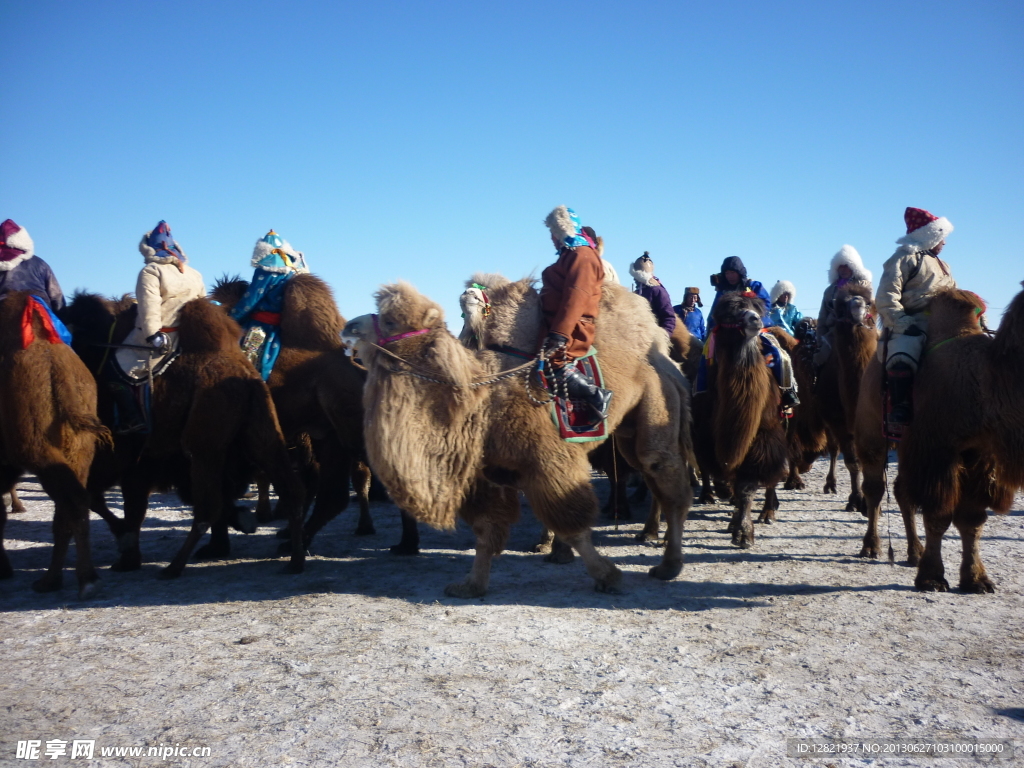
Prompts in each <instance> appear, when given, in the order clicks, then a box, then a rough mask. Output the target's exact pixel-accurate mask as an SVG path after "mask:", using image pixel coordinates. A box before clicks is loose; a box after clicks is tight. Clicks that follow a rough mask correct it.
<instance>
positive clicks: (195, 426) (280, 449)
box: [63, 293, 305, 578]
mask: <svg viewBox="0 0 1024 768" xmlns="http://www.w3.org/2000/svg"><path fill="white" fill-rule="evenodd" d="M63 318H64V320H65V323H67V324H68V325H69V327H72V328H73V329H74V330H73V332H74V346H75V348H76V351H78V353H79V355H80V356H81V357H82V360H83V361H84V362H85V363H86V365H87V367H88V368H89V369H90V370H92V371H94V372H98V371H100V369H101V368H102V366H103V364H104V360H105V359H106V356H107V355H108V354H109V350H108V349H106V348H105V347H104V345H105V344H106V343H107V342H108V340H112V341H113V343H115V344H116V343H120V341H121V340H122V339H123V338H124V337H125V336H126V335H127V333H128V331H129V330H130V329H131V327H132V325H133V322H134V305H133V304H131V302H130V301H129V300H127V299H122V300H121V301H116V302H115V301H108V300H104V299H103V298H101V297H99V296H96V295H92V294H83V293H79V294H76V295H75V297H74V299H73V300H72V302H71V304H70V305H68V307H67V308H66V309H65V310H64V313H63ZM178 329H179V331H178V332H179V349H180V352H181V354H180V356H179V357H178V358H177V359H176V360H175V361H174V362H173V363H172V364H171V365H170V366H168V368H167V369H166V371H165V372H164V373H163V374H162V375H160V376H159V377H157V378H156V379H155V380H154V381H153V386H152V432H151V434H149V435H137V434H136V435H117V436H116V437H115V440H114V449H113V450H112V451H102V452H100V453H98V454H97V456H96V459H95V460H94V462H93V466H92V470H91V472H90V476H89V486H88V487H89V490H90V493H91V496H92V508H93V511H95V512H96V513H97V514H99V515H100V516H101V517H103V518H104V519H105V520H106V521H107V523H108V525H110V527H111V530H112V531H113V532H114V535H115V537H116V538H117V540H118V547H119V549H120V553H121V554H120V558H119V560H118V561H117V563H115V565H114V568H115V570H134V569H137V568H139V567H140V566H141V564H142V555H141V552H140V550H139V531H140V530H141V527H142V522H143V520H144V518H145V515H146V508H147V505H148V499H149V495H150V493H151V492H152V491H153V490H155V489H158V488H168V487H175V488H177V490H178V493H179V495H180V496H181V497H182V501H184V502H185V503H186V504H191V505H192V506H193V509H194V519H193V523H192V528H191V530H190V532H189V534H188V536H187V537H186V540H185V542H184V543H183V544H182V547H181V549H180V550H179V551H178V553H177V554H176V555H175V557H174V559H173V560H172V561H171V563H170V564H169V565H168V566H167V567H166V568H164V569H163V570H162V571H161V572H160V577H161V578H175V577H177V576H180V575H181V573H182V571H183V570H184V568H185V565H186V564H187V562H188V558H189V556H190V555H191V553H192V551H193V549H194V548H195V547H196V545H197V544H198V543H199V540H200V539H201V538H202V536H203V534H204V533H205V532H206V530H207V529H211V540H210V543H209V544H208V545H207V546H206V547H204V548H202V549H201V550H200V555H201V556H207V557H224V556H226V555H227V554H228V552H229V551H230V545H229V541H228V533H227V526H228V521H229V520H230V519H232V518H233V517H236V518H237V517H238V515H239V511H238V510H237V509H236V508H235V507H234V506H233V500H234V499H235V498H237V497H238V496H240V495H241V494H242V493H243V492H244V490H245V489H246V488H247V487H248V483H249V476H250V474H251V470H252V468H253V467H255V468H257V469H259V470H260V471H262V472H264V473H266V474H267V476H269V477H270V478H271V479H272V480H273V482H274V484H275V486H276V487H277V489H278V493H279V496H280V498H281V504H282V506H283V508H284V509H285V510H286V511H287V514H288V519H289V523H290V525H291V526H292V529H293V531H294V532H295V533H296V535H295V539H294V541H293V546H292V550H291V559H290V562H289V565H288V569H289V571H291V572H293V573H298V572H300V571H302V569H303V566H304V562H305V549H304V548H303V547H302V539H301V536H300V535H298V532H299V531H300V530H301V525H302V489H301V486H300V484H299V482H298V479H297V478H296V477H295V475H294V473H293V472H292V471H291V469H290V468H289V465H288V458H287V454H286V451H285V444H284V439H283V436H282V434H281V428H280V425H279V424H278V420H277V414H276V412H275V410H274V404H273V402H272V400H271V399H270V392H269V391H268V389H267V387H266V385H265V384H264V383H263V381H262V380H260V378H259V375H258V374H257V373H256V372H255V370H254V369H253V368H252V366H251V365H250V363H249V361H248V360H247V359H246V358H245V356H244V354H243V353H242V351H241V350H240V349H239V347H238V337H239V333H240V329H239V327H238V325H237V324H236V323H235V322H234V321H233V320H231V319H230V318H229V317H227V315H226V314H225V313H224V312H223V311H222V310H221V309H220V308H219V307H217V306H215V305H213V304H212V303H210V301H209V300H207V299H205V298H204V299H194V300H192V301H189V302H188V303H186V304H185V305H184V307H183V308H182V310H181V314H180V318H179V325H178ZM99 392H100V398H99V414H100V417H101V418H102V419H103V420H104V421H105V422H106V423H108V424H112V423H113V403H112V402H111V398H110V396H109V394H108V393H107V392H106V387H104V386H102V384H101V386H100V388H99ZM113 485H120V486H121V492H122V495H123V498H124V518H123V519H122V518H118V517H117V516H116V515H114V514H113V513H111V512H110V510H109V509H107V507H106V504H105V503H104V501H103V493H104V491H105V490H106V489H108V488H110V487H111V486H113ZM244 512H245V513H247V514H248V515H251V513H248V510H245V511H244ZM254 522H255V521H252V522H247V521H245V520H244V519H243V520H242V521H240V522H239V525H241V526H242V528H243V530H249V531H252V530H255V525H254Z"/></svg>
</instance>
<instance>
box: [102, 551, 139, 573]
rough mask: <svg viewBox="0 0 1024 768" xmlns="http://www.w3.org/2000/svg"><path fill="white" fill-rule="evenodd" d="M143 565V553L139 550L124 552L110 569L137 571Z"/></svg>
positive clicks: (125, 571) (120, 571)
mask: <svg viewBox="0 0 1024 768" xmlns="http://www.w3.org/2000/svg"><path fill="white" fill-rule="evenodd" d="M141 567H142V554H141V553H139V552H122V553H121V556H120V557H119V558H118V559H117V561H116V562H115V563H114V564H113V565H111V566H110V570H112V571H116V572H117V573H127V572H128V571H137V570H139V568H141Z"/></svg>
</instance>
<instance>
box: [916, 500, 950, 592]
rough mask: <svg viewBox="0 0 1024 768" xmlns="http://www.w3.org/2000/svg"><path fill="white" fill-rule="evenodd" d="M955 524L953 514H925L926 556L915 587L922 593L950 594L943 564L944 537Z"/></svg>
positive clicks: (929, 512)
mask: <svg viewBox="0 0 1024 768" xmlns="http://www.w3.org/2000/svg"><path fill="white" fill-rule="evenodd" d="M952 522H953V513H952V512H937V511H934V510H931V511H929V510H925V512H924V554H923V555H921V564H920V565H919V566H918V569H917V577H916V578H915V579H914V586H915V587H917V589H919V590H921V591H922V592H948V591H949V582H948V581H946V569H945V566H943V564H942V537H943V535H944V534H945V533H946V530H947V529H948V528H949V525H950V523H952Z"/></svg>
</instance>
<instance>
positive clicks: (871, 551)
mask: <svg viewBox="0 0 1024 768" xmlns="http://www.w3.org/2000/svg"><path fill="white" fill-rule="evenodd" d="M857 557H866V558H870V559H871V560H877V559H878V549H877V547H861V550H860V552H858V553H857Z"/></svg>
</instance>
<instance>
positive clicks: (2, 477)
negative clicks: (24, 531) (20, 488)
mask: <svg viewBox="0 0 1024 768" xmlns="http://www.w3.org/2000/svg"><path fill="white" fill-rule="evenodd" d="M20 474H21V470H20V469H18V468H17V467H11V466H2V465H0V488H7V487H8V486H9V487H10V488H14V483H15V482H17V480H18V476H19V475H20ZM5 525H7V504H6V502H5V501H4V500H3V499H2V498H0V579H9V578H11V577H12V576H13V575H14V568H12V567H11V561H10V560H8V559H7V552H5V551H4V526H5Z"/></svg>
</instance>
